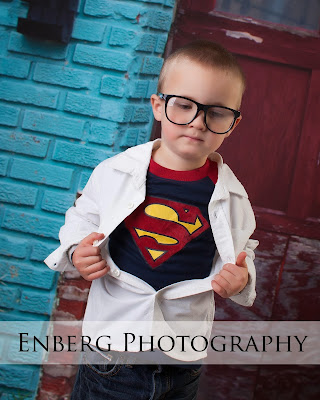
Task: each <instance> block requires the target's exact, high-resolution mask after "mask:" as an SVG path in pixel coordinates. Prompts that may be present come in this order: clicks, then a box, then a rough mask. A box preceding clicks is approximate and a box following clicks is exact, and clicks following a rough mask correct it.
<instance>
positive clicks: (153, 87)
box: [147, 79, 158, 98]
mask: <svg viewBox="0 0 320 400" xmlns="http://www.w3.org/2000/svg"><path fill="white" fill-rule="evenodd" d="M157 86H158V79H156V80H154V81H149V87H148V92H147V97H148V98H149V97H151V95H152V94H156V93H158V87H157Z"/></svg>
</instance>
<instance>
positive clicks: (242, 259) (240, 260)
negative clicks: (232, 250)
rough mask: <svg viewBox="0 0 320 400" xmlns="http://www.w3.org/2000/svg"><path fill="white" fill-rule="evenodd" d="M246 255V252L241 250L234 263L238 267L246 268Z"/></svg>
mask: <svg viewBox="0 0 320 400" xmlns="http://www.w3.org/2000/svg"><path fill="white" fill-rule="evenodd" d="M246 257H247V253H246V252H245V251H242V252H241V253H240V254H239V255H238V257H237V261H236V265H237V266H238V267H242V268H248V267H247V263H246Z"/></svg>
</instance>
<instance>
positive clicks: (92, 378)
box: [71, 360, 201, 400]
mask: <svg viewBox="0 0 320 400" xmlns="http://www.w3.org/2000/svg"><path fill="white" fill-rule="evenodd" d="M200 374H201V367H197V368H194V369H192V368H182V367H179V366H172V365H139V364H135V365H130V364H125V363H121V362H118V363H112V364H111V363H110V362H108V360H106V362H105V363H104V364H82V365H80V366H79V370H78V374H77V378H76V382H75V385H74V388H73V392H72V395H71V400H106V399H107V400H128V399H130V400H131V399H132V400H169V399H170V400H196V397H197V390H198V385H199V378H200Z"/></svg>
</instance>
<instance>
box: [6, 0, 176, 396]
mask: <svg viewBox="0 0 320 400" xmlns="http://www.w3.org/2000/svg"><path fill="white" fill-rule="evenodd" d="M174 5H175V1H174V0H80V2H79V9H78V15H77V17H76V20H75V25H74V29H73V33H72V40H71V42H70V43H69V44H68V45H62V44H59V43H56V42H49V41H41V40H36V39H32V38H28V37H25V36H23V35H21V34H20V33H18V32H17V31H16V25H17V19H18V17H25V16H26V14H27V10H28V5H27V2H23V1H21V0H0V177H1V178H0V179H1V190H0V202H1V206H0V225H1V231H0V319H1V320H11V321H14V320H25V321H31V320H47V319H49V318H50V314H51V312H52V309H53V306H54V304H55V302H56V284H57V278H58V274H56V273H54V272H53V271H51V270H50V269H48V268H47V267H46V266H45V265H44V264H43V260H44V258H46V257H47V255H48V254H49V253H50V252H52V251H53V250H54V249H55V248H56V247H57V245H58V232H59V229H60V227H61V225H62V224H63V221H64V213H65V211H66V210H67V209H68V208H69V207H70V206H71V205H72V204H73V202H74V200H75V196H76V193H77V191H79V190H81V189H82V188H83V187H84V185H85V184H86V182H87V180H88V178H89V175H90V173H91V171H92V169H93V168H94V167H95V166H96V165H97V164H98V163H99V162H100V161H102V160H104V159H105V158H108V157H110V156H113V155H115V154H117V153H118V152H120V151H123V150H125V149H126V148H127V147H130V146H134V145H136V144H139V143H143V142H145V141H147V140H148V139H149V137H150V131H151V126H152V122H153V119H152V112H151V107H150V104H149V97H150V95H151V94H152V93H154V92H155V91H156V83H157V76H158V73H159V71H160V68H161V66H162V62H163V59H162V54H163V52H164V49H165V45H166V42H167V36H168V32H169V29H170V26H171V23H172V18H173V12H174ZM8 340H9V339H8ZM8 349H10V343H4V342H1V343H0V359H3V357H4V354H8V353H9V352H8ZM5 350H6V352H5ZM39 376H40V368H39V366H36V365H20V366H17V365H5V364H3V365H0V399H1V400H4V399H14V398H25V399H34V398H35V395H36V392H37V387H38V382H39Z"/></svg>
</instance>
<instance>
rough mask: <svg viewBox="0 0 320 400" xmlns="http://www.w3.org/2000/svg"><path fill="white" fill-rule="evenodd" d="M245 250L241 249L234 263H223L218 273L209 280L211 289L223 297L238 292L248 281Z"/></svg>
mask: <svg viewBox="0 0 320 400" xmlns="http://www.w3.org/2000/svg"><path fill="white" fill-rule="evenodd" d="M246 255H247V254H246V252H245V251H242V252H241V253H240V254H239V255H238V257H237V261H236V265H235V264H225V265H224V266H223V267H222V270H221V271H220V272H219V274H217V275H215V277H214V280H213V281H211V286H212V289H213V290H214V291H215V292H216V293H218V294H219V295H220V296H221V297H223V298H225V299H226V298H228V297H230V296H233V295H235V294H237V293H239V292H241V290H242V289H243V288H244V287H245V286H246V284H247V282H248V267H247V263H246Z"/></svg>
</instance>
